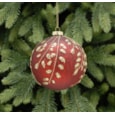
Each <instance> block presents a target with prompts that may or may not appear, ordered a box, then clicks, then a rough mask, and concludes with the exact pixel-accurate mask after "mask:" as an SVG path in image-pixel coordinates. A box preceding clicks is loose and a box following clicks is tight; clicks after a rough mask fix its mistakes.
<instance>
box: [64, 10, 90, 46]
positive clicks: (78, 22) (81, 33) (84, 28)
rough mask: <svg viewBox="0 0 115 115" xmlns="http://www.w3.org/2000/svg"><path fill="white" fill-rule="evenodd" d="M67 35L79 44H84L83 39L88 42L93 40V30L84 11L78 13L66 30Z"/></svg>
mask: <svg viewBox="0 0 115 115" xmlns="http://www.w3.org/2000/svg"><path fill="white" fill-rule="evenodd" d="M70 28H71V30H70ZM65 34H66V35H67V36H70V37H72V38H73V39H74V40H76V41H77V42H78V43H79V44H82V43H83V38H84V39H85V41H87V42H90V41H91V40H92V29H91V27H90V26H89V24H88V21H87V19H86V17H85V14H84V13H83V12H82V11H80V10H77V11H76V14H75V18H74V19H73V21H72V22H71V23H70V25H69V26H68V28H67V29H66V33H65Z"/></svg>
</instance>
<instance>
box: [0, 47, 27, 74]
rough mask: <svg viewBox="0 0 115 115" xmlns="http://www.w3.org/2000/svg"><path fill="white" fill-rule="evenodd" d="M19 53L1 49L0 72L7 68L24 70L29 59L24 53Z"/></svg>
mask: <svg viewBox="0 0 115 115" xmlns="http://www.w3.org/2000/svg"><path fill="white" fill-rule="evenodd" d="M12 54H13V55H12ZM21 54H22V53H21ZM21 54H20V53H18V52H16V51H13V50H8V49H3V50H2V52H1V56H2V62H0V68H1V69H0V72H5V71H7V70H8V69H15V70H17V71H24V70H25V69H26V67H27V65H28V60H29V59H28V57H27V56H26V55H24V54H23V55H21ZM17 60H18V61H17Z"/></svg>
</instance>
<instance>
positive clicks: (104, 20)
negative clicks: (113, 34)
mask: <svg viewBox="0 0 115 115" xmlns="http://www.w3.org/2000/svg"><path fill="white" fill-rule="evenodd" d="M106 6H107V3H96V4H95V6H94V9H93V16H92V25H93V29H94V32H99V31H100V27H101V29H102V30H103V31H104V32H105V33H108V32H109V31H110V30H111V20H110V13H109V12H108V11H107V9H106V8H105V7H106ZM109 7H110V6H109ZM99 26H100V27H99Z"/></svg>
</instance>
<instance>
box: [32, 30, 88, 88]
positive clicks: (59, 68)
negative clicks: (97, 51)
mask: <svg viewBox="0 0 115 115" xmlns="http://www.w3.org/2000/svg"><path fill="white" fill-rule="evenodd" d="M30 68H31V71H32V74H33V76H34V78H35V80H36V82H37V83H38V84H39V85H41V86H44V87H46V88H49V89H52V90H63V89H67V88H70V87H72V86H74V85H76V84H78V83H80V81H81V79H82V78H83V76H84V74H85V72H86V68H87V57H86V54H85V52H84V50H83V48H82V47H81V46H80V45H79V44H78V43H76V42H75V41H73V40H72V39H71V38H68V37H66V36H63V32H61V31H54V32H53V34H52V36H51V37H49V38H47V39H45V40H44V41H43V42H41V43H38V44H37V45H36V47H35V48H34V49H33V51H32V55H31V58H30Z"/></svg>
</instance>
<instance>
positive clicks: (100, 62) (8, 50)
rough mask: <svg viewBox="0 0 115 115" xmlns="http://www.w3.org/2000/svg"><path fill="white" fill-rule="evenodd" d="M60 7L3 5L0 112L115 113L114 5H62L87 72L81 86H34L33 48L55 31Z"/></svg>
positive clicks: (0, 20) (66, 26)
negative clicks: (86, 63) (30, 60)
mask: <svg viewBox="0 0 115 115" xmlns="http://www.w3.org/2000/svg"><path fill="white" fill-rule="evenodd" d="M55 9H56V7H55V3H13V2H12V3H7V2H6V3H3V2H1V3H0V80H1V82H0V111H38V112H40V111H44V112H48V111H50V112H55V111H71V112H72V111H74V112H80V111H81V112H84V111H115V72H114V71H115V3H103V2H101V3H90V2H89V3H85V2H83V3H59V9H60V10H59V15H60V27H61V30H62V31H63V32H64V34H65V35H66V36H68V37H71V38H73V39H74V40H75V41H76V42H78V43H80V44H81V45H82V46H83V47H84V49H85V52H86V54H87V58H88V68H87V72H86V74H85V77H84V78H83V80H82V81H81V83H80V84H79V85H76V86H74V87H73V88H69V89H67V90H63V91H59V92H56V91H52V90H49V89H46V88H43V87H41V86H39V85H37V84H36V83H35V80H34V79H33V76H32V74H31V71H30V68H29V63H30V62H29V59H30V55H31V52H32V49H33V48H34V47H35V45H36V44H37V43H38V42H41V41H42V40H43V39H44V38H46V37H48V36H51V33H52V31H53V30H54V29H55V15H56V13H55Z"/></svg>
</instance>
